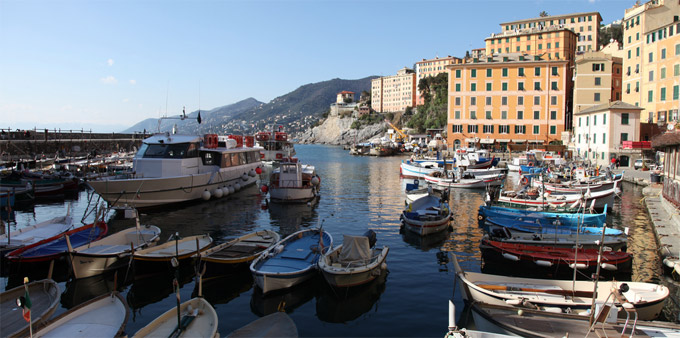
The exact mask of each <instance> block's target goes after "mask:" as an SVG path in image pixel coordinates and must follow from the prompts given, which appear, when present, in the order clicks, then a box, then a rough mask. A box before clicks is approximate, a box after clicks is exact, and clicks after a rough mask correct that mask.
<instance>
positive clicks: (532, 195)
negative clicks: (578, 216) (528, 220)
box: [498, 184, 616, 210]
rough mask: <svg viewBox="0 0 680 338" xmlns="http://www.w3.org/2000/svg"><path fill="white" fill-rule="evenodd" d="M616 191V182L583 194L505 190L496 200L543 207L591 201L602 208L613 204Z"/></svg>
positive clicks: (517, 204)
mask: <svg viewBox="0 0 680 338" xmlns="http://www.w3.org/2000/svg"><path fill="white" fill-rule="evenodd" d="M615 192H616V184H615V185H614V187H613V188H612V189H609V190H602V191H595V192H590V193H587V194H585V195H581V194H569V195H558V194H554V193H549V192H544V193H541V192H540V191H532V190H525V191H521V192H519V193H518V192H514V191H506V192H501V194H500V196H498V202H500V203H505V204H508V205H513V206H524V205H526V206H536V207H544V206H545V205H554V206H566V205H570V204H578V203H581V202H585V203H586V204H589V203H591V202H592V201H595V202H594V203H593V205H592V206H593V208H594V209H599V210H601V209H603V208H604V207H605V205H607V204H609V205H613V204H614V196H615Z"/></svg>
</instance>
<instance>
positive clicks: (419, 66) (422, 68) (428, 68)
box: [415, 55, 463, 105]
mask: <svg viewBox="0 0 680 338" xmlns="http://www.w3.org/2000/svg"><path fill="white" fill-rule="evenodd" d="M462 62H463V60H462V59H461V58H457V57H454V56H451V55H449V56H447V57H445V58H439V57H435V58H434V59H429V60H426V59H422V60H421V61H418V62H416V66H415V71H416V88H418V82H420V80H421V79H423V78H426V77H428V76H437V75H439V74H441V73H446V66H448V65H451V64H457V63H462ZM424 103H425V100H424V99H423V97H422V95H421V93H420V91H418V90H417V91H416V104H417V105H422V104H424Z"/></svg>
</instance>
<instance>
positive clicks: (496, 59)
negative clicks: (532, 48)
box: [446, 53, 569, 68]
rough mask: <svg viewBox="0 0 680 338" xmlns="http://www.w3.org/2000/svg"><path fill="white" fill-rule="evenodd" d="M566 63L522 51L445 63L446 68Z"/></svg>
mask: <svg viewBox="0 0 680 338" xmlns="http://www.w3.org/2000/svg"><path fill="white" fill-rule="evenodd" d="M536 56H538V57H539V60H535V57H536ZM520 57H523V59H524V60H520ZM489 58H491V61H489ZM503 58H507V61H503ZM473 60H474V59H473ZM539 62H540V63H568V62H569V60H562V59H559V60H544V59H542V58H541V56H540V55H531V54H523V53H501V54H493V55H487V56H485V57H481V58H479V59H477V61H476V62H475V61H472V62H469V61H468V62H467V63H459V64H451V65H446V67H447V68H454V67H469V66H470V65H475V64H508V63H539Z"/></svg>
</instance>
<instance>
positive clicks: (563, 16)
mask: <svg viewBox="0 0 680 338" xmlns="http://www.w3.org/2000/svg"><path fill="white" fill-rule="evenodd" d="M593 14H595V15H597V16H599V17H600V20H602V15H600V12H584V13H571V14H562V15H548V16H539V17H537V18H531V19H522V20H516V21H508V22H501V23H500V25H501V26H503V25H507V24H513V23H521V22H532V21H545V20H555V19H562V18H571V17H576V16H585V15H593Z"/></svg>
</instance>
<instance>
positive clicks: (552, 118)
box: [550, 110, 557, 120]
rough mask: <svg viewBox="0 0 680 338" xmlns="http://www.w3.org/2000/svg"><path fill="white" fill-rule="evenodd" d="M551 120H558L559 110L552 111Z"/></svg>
mask: <svg viewBox="0 0 680 338" xmlns="http://www.w3.org/2000/svg"><path fill="white" fill-rule="evenodd" d="M550 119H551V120H557V110H551V111H550Z"/></svg>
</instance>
